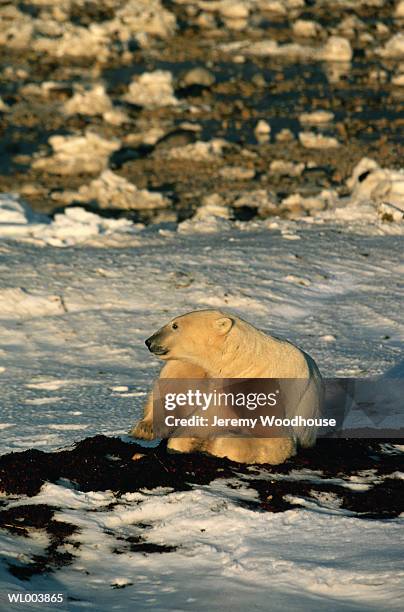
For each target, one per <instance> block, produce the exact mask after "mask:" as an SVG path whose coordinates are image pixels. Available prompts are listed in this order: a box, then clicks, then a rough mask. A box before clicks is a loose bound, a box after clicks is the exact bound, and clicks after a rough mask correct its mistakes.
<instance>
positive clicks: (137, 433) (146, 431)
mask: <svg viewBox="0 0 404 612" xmlns="http://www.w3.org/2000/svg"><path fill="white" fill-rule="evenodd" d="M129 435H130V436H132V438H140V439H141V440H153V439H154V432H153V421H144V420H143V419H142V420H140V421H138V422H137V423H136V425H134V426H133V427H132V429H131V430H130V432H129Z"/></svg>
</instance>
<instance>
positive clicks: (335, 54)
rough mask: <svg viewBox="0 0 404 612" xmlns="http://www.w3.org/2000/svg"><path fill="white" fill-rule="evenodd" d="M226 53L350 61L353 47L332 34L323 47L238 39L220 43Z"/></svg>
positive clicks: (343, 39)
mask: <svg viewBox="0 0 404 612" xmlns="http://www.w3.org/2000/svg"><path fill="white" fill-rule="evenodd" d="M220 49H222V50H223V51H225V52H226V53H240V51H242V52H243V54H244V55H253V56H255V55H256V56H259V57H293V58H297V59H302V60H318V61H327V62H328V61H329V62H350V61H351V59H352V55H353V52H352V47H351V45H350V43H349V41H348V40H346V39H345V38H342V37H340V36H330V38H329V39H328V40H327V42H326V43H325V44H324V45H323V46H322V47H312V46H309V45H299V44H297V43H287V44H284V45H279V44H278V43H277V42H276V41H275V40H268V39H264V40H260V41H258V42H250V41H236V42H231V43H225V44H222V45H220Z"/></svg>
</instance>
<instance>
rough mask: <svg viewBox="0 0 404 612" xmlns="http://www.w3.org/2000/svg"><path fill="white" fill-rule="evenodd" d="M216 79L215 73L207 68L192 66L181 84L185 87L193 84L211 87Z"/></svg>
mask: <svg viewBox="0 0 404 612" xmlns="http://www.w3.org/2000/svg"><path fill="white" fill-rule="evenodd" d="M215 80H216V79H215V76H214V74H212V73H211V72H209V70H206V68H192V70H189V71H188V72H186V73H185V75H184V76H183V77H182V79H181V85H182V86H183V87H190V86H192V85H201V86H202V87H211V86H212V85H213V84H214V82H215Z"/></svg>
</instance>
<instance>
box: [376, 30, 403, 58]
mask: <svg viewBox="0 0 404 612" xmlns="http://www.w3.org/2000/svg"><path fill="white" fill-rule="evenodd" d="M375 53H376V54H377V55H380V56H381V57H385V58H399V57H404V34H401V33H399V34H395V35H394V36H392V38H390V40H389V41H387V43H386V44H385V45H384V47H379V48H378V49H376V51H375Z"/></svg>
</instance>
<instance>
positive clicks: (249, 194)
mask: <svg viewBox="0 0 404 612" xmlns="http://www.w3.org/2000/svg"><path fill="white" fill-rule="evenodd" d="M232 206H233V208H243V207H248V208H256V209H257V213H258V215H259V216H260V217H267V216H269V215H274V214H276V212H277V210H278V201H277V199H276V195H275V194H273V193H271V192H269V191H267V190H266V189H255V190H253V191H245V192H242V193H241V195H239V196H238V197H237V198H236V199H235V200H234V201H233V202H232Z"/></svg>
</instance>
